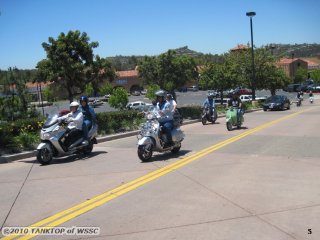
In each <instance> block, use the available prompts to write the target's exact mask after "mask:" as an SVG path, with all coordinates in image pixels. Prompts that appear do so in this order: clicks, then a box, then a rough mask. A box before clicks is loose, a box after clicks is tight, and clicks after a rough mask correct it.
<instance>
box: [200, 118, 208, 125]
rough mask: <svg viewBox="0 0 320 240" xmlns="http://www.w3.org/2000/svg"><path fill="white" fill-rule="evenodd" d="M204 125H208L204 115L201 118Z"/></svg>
mask: <svg viewBox="0 0 320 240" xmlns="http://www.w3.org/2000/svg"><path fill="white" fill-rule="evenodd" d="M201 122H202V125H206V124H207V119H206V118H205V117H203V118H202V119H201Z"/></svg>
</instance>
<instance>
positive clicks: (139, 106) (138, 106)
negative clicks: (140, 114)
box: [127, 101, 152, 111]
mask: <svg viewBox="0 0 320 240" xmlns="http://www.w3.org/2000/svg"><path fill="white" fill-rule="evenodd" d="M151 105H152V104H150V103H145V102H143V101H136V102H129V103H128V104H127V109H133V110H138V111H145V110H146V109H148V108H149V106H151Z"/></svg>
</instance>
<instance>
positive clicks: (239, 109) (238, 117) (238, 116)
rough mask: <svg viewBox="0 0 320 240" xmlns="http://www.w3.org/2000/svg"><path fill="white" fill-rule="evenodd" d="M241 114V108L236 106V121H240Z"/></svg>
mask: <svg viewBox="0 0 320 240" xmlns="http://www.w3.org/2000/svg"><path fill="white" fill-rule="evenodd" d="M242 114H243V112H242V109H241V108H238V109H237V121H238V123H239V122H241V117H242Z"/></svg>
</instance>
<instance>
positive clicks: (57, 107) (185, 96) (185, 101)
mask: <svg viewBox="0 0 320 240" xmlns="http://www.w3.org/2000/svg"><path fill="white" fill-rule="evenodd" d="M176 94H177V102H178V106H188V105H202V104H203V102H204V100H205V98H206V95H207V91H197V92H177V93H176ZM277 94H279V95H280V94H283V95H286V96H288V97H289V98H290V99H292V100H294V98H295V95H296V94H295V93H287V92H284V91H282V90H279V91H277ZM256 96H257V97H265V96H270V91H257V93H256ZM134 101H143V102H146V103H151V101H150V100H149V99H148V98H146V97H145V96H144V95H140V96H129V102H134ZM63 109H69V102H68V101H59V102H55V103H54V104H53V105H52V106H47V107H44V114H47V113H48V114H55V113H57V112H59V111H61V110H63ZM38 110H39V111H40V112H41V113H42V108H41V107H40V108H38ZM94 110H95V112H97V113H99V112H110V111H117V110H116V109H114V108H112V107H110V106H109V104H108V103H106V102H104V103H103V105H101V106H98V107H96V108H95V109H94Z"/></svg>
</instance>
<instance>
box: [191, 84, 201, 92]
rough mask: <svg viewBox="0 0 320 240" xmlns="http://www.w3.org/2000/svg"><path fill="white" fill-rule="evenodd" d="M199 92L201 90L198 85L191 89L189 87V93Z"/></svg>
mask: <svg viewBox="0 0 320 240" xmlns="http://www.w3.org/2000/svg"><path fill="white" fill-rule="evenodd" d="M198 90H199V88H198V86H196V85H193V86H191V87H188V91H192V92H196V91H198Z"/></svg>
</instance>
